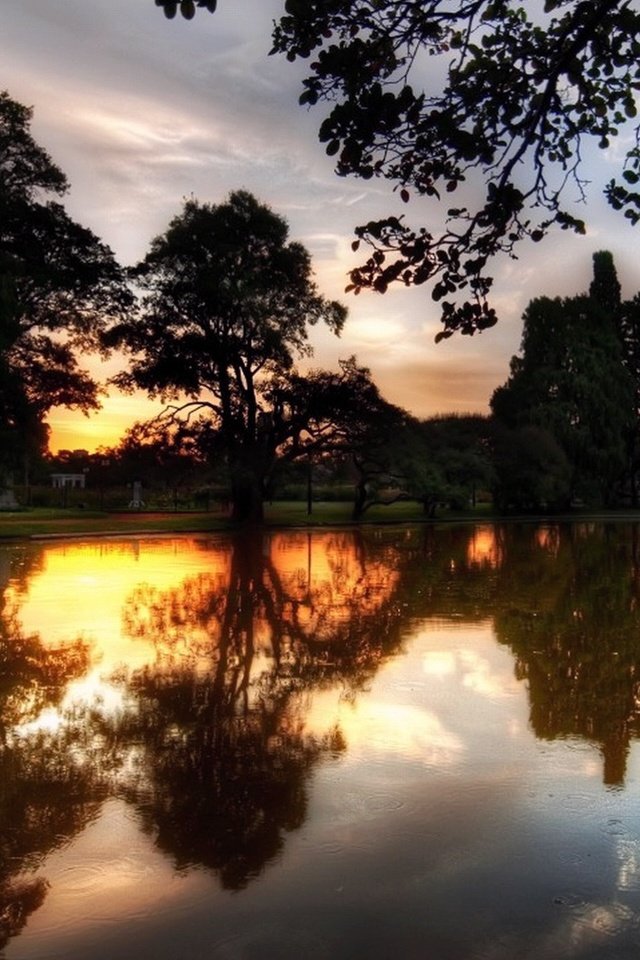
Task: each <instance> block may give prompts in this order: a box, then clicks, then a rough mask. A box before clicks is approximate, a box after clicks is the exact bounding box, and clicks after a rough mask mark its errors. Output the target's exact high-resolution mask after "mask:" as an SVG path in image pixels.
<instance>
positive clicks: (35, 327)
mask: <svg viewBox="0 0 640 960" xmlns="http://www.w3.org/2000/svg"><path fill="white" fill-rule="evenodd" d="M30 122H31V110H30V109H28V108H27V107H24V106H22V105H21V104H19V103H16V102H15V101H14V100H12V99H11V98H10V97H9V95H8V93H6V92H4V93H0V415H1V416H2V421H1V422H0V432H1V434H2V437H3V440H4V441H5V442H4V444H3V457H4V458H5V461H6V460H7V459H8V460H10V461H13V462H14V461H15V459H16V457H18V456H19V457H20V458H24V457H25V456H26V455H28V453H29V450H30V449H33V448H42V447H43V446H46V439H47V433H46V430H45V429H44V425H43V420H44V417H45V416H46V414H47V413H48V411H49V410H50V409H51V408H52V407H55V406H66V407H71V408H76V409H79V410H82V411H84V412H86V411H88V410H90V409H95V408H96V407H98V406H99V404H98V388H97V385H96V383H95V381H94V380H93V378H92V377H91V376H90V375H89V374H88V373H87V372H86V371H85V370H84V369H82V367H81V366H80V363H79V359H78V356H79V351H80V350H81V351H82V352H85V351H86V350H88V349H91V348H95V347H96V345H97V333H98V331H99V329H100V328H101V327H102V326H103V325H104V324H105V323H106V321H107V319H108V318H109V317H110V316H111V317H113V316H116V315H122V312H123V311H124V310H125V309H126V308H127V306H128V305H129V303H130V294H129V292H128V290H127V288H126V285H125V283H124V281H123V277H122V274H121V271H120V268H119V267H118V265H117V264H116V262H115V260H114V259H113V256H112V254H111V251H110V250H109V249H108V247H106V246H105V245H104V244H103V243H101V242H100V241H99V240H98V239H97V237H95V236H94V234H93V233H91V231H90V230H87V229H86V228H84V227H81V226H80V225H79V224H77V223H75V221H73V220H72V219H71V218H70V217H69V216H68V214H67V213H66V211H65V209H64V207H63V206H62V205H61V204H60V203H57V202H54V201H53V200H51V199H47V200H43V199H42V197H43V195H44V196H45V197H47V196H50V195H52V194H53V195H58V196H60V195H63V194H64V193H65V192H66V190H67V189H68V184H67V181H66V178H65V176H64V174H63V173H62V172H61V171H60V170H59V168H58V167H57V166H56V165H55V164H54V163H53V161H52V160H51V158H50V157H49V155H48V154H47V153H46V152H45V151H44V150H43V149H42V147H40V146H39V145H38V144H37V143H36V142H35V141H34V139H33V138H32V136H31V133H30Z"/></svg>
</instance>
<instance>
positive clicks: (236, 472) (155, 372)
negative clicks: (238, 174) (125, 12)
mask: <svg viewBox="0 0 640 960" xmlns="http://www.w3.org/2000/svg"><path fill="white" fill-rule="evenodd" d="M287 236H288V227H287V224H286V222H285V221H284V220H283V219H282V218H281V217H279V216H277V215H276V214H275V213H273V212H272V211H271V210H270V209H269V208H268V207H267V206H265V205H263V204H260V203H258V201H257V200H256V199H255V197H253V196H252V195H251V194H249V193H246V192H244V191H237V192H235V193H232V194H231V195H230V197H229V198H228V200H227V202H226V203H222V204H219V205H217V206H215V205H211V204H199V203H198V202H197V201H195V200H189V201H188V202H187V203H186V204H185V206H184V209H183V211H182V213H181V214H179V215H178V216H177V217H175V218H174V219H173V220H172V221H171V223H170V224H169V227H168V229H167V231H166V233H164V234H163V235H162V236H160V237H157V238H156V239H155V240H154V241H153V243H152V245H151V249H150V251H149V253H148V254H147V256H146V258H145V260H144V261H143V262H142V263H140V264H139V265H138V267H137V268H136V269H135V270H134V276H135V279H136V281H137V282H138V283H139V284H140V286H141V288H142V290H143V291H144V292H145V296H144V297H143V299H142V302H141V304H140V308H139V310H138V312H137V313H136V315H135V316H132V317H131V319H129V320H127V321H125V322H123V323H119V324H116V325H115V326H113V327H112V328H111V330H110V331H109V333H108V334H107V336H106V337H105V338H104V342H105V344H106V345H108V346H109V347H113V346H118V347H122V348H124V349H125V350H126V351H128V352H129V353H130V354H131V356H132V360H131V366H130V369H129V370H128V371H125V372H124V373H121V374H119V375H118V376H117V377H116V378H115V382H116V383H117V384H118V385H119V386H121V387H123V388H125V389H127V388H133V387H141V388H143V389H145V390H147V392H148V393H149V394H150V395H151V396H160V397H162V398H164V399H165V400H172V401H177V402H175V403H173V404H172V405H171V407H170V408H168V413H169V414H170V415H171V416H173V417H179V416H183V417H184V418H185V419H186V420H187V422H191V421H194V420H197V419H198V417H200V421H201V422H200V423H199V424H198V429H199V431H200V432H201V434H202V433H203V423H202V419H203V418H204V421H205V424H209V426H210V429H209V436H210V440H211V442H212V443H214V441H215V445H219V446H220V448H221V449H222V450H223V451H224V455H225V457H226V462H227V465H228V469H229V475H230V485H231V492H232V501H233V516H234V518H235V519H237V520H260V519H261V518H262V511H263V498H264V494H265V489H266V486H267V484H268V481H269V478H270V476H271V474H272V472H273V469H274V467H275V465H276V463H277V460H278V457H279V455H280V454H281V453H282V452H283V451H286V455H287V456H288V457H290V458H293V457H296V456H300V455H302V454H303V453H306V451H307V450H308V449H310V444H309V443H308V442H307V443H305V442H304V440H303V435H304V434H305V432H306V431H307V428H308V426H309V424H310V422H311V420H312V419H313V416H314V415H316V414H317V412H318V411H317V410H316V409H315V408H314V404H317V401H318V389H317V388H318V387H319V386H321V385H322V378H319V377H316V379H315V381H314V383H313V389H312V388H311V381H308V380H305V381H304V384H303V387H304V389H302V390H301V389H300V379H299V377H298V375H297V374H296V372H295V369H294V359H295V358H296V357H300V356H304V355H308V354H309V353H310V347H309V342H308V330H309V326H310V325H312V324H315V323H317V322H319V321H323V322H325V323H327V324H328V325H329V327H330V328H331V329H332V330H334V331H335V332H336V333H337V332H339V331H340V329H341V327H342V325H343V323H344V319H345V316H346V311H345V309H344V307H342V306H341V305H340V304H339V303H336V302H329V301H327V300H325V299H324V298H323V297H321V296H320V295H319V294H318V292H317V289H316V286H315V284H314V282H313V280H312V278H311V262H310V258H309V255H308V253H307V251H306V250H305V249H304V247H303V246H302V245H301V244H299V243H291V242H288V240H287ZM307 387H308V389H306V388H307ZM185 397H186V400H185V399H184V398H185ZM326 409H327V407H326V404H325V407H324V410H325V411H326Z"/></svg>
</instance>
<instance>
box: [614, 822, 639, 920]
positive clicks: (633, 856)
mask: <svg viewBox="0 0 640 960" xmlns="http://www.w3.org/2000/svg"><path fill="white" fill-rule="evenodd" d="M616 856H617V858H618V863H619V867H618V890H639V889H640V841H639V840H637V839H632V838H630V837H620V838H618V842H617V844H616ZM639 919H640V915H639Z"/></svg>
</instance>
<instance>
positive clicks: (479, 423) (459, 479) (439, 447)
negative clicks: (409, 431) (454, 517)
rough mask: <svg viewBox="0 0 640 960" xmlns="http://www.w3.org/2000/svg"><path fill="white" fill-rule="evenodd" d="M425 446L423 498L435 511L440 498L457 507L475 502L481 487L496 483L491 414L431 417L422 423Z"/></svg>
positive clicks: (429, 509)
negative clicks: (491, 444)
mask: <svg viewBox="0 0 640 960" xmlns="http://www.w3.org/2000/svg"><path fill="white" fill-rule="evenodd" d="M419 430H420V435H421V438H422V443H423V445H424V447H425V448H426V449H425V454H426V456H425V468H426V469H423V474H422V476H421V477H420V481H421V489H420V499H421V500H422V502H423V505H424V509H425V512H426V513H430V514H431V515H433V514H434V513H435V509H436V507H437V504H438V502H444V503H447V504H448V505H449V506H450V507H452V508H454V509H458V510H459V509H463V508H464V507H467V506H468V505H469V504H472V505H473V506H475V503H476V497H477V493H478V490H479V489H485V490H489V489H491V487H492V485H493V467H492V463H491V455H490V447H489V439H490V436H491V425H490V421H489V419H488V418H487V417H483V416H479V415H473V414H467V415H449V416H444V417H443V416H439V417H431V418H430V419H429V420H423V421H422V422H421V423H420V425H419Z"/></svg>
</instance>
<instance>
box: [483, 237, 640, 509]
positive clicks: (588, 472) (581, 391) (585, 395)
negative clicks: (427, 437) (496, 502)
mask: <svg viewBox="0 0 640 960" xmlns="http://www.w3.org/2000/svg"><path fill="white" fill-rule="evenodd" d="M619 317H620V287H619V284H618V280H617V276H616V272H615V267H614V266H613V259H612V257H611V255H610V254H609V253H607V252H606V251H601V252H599V253H597V254H596V255H595V256H594V278H593V282H592V284H591V287H590V291H589V295H588V296H586V295H583V296H578V297H567V298H560V297H556V298H553V299H552V298H549V297H538V298H536V299H535V300H533V301H532V302H531V303H530V304H529V305H528V307H527V309H526V311H525V313H524V317H523V321H524V330H523V335H522V347H521V355H520V356H515V357H513V358H512V360H511V375H510V377H509V379H508V381H507V382H506V384H504V385H503V386H502V387H499V388H498V389H497V390H496V391H495V392H494V394H493V397H492V399H491V408H492V410H493V413H494V416H495V417H496V419H497V420H498V421H499V422H500V423H501V424H502V425H503V426H506V427H509V428H511V429H521V428H531V427H536V428H538V429H539V430H543V431H546V432H547V433H548V434H549V435H550V436H551V437H552V438H553V440H554V441H555V443H556V444H557V445H558V446H559V448H560V450H561V451H562V453H563V454H564V455H565V457H566V459H567V461H568V463H569V465H570V471H569V473H568V474H567V471H566V469H565V468H564V467H563V466H562V464H561V461H562V457H558V455H557V453H554V454H553V456H551V445H550V444H549V443H548V441H545V445H546V446H547V447H548V449H549V451H550V453H549V457H551V460H552V461H553V463H554V464H556V465H557V469H556V466H554V469H553V473H554V475H555V476H556V477H561V476H565V477H566V487H565V492H564V498H563V497H562V496H561V495H560V486H558V487H557V490H556V493H557V499H558V500H559V501H562V499H564V500H565V501H566V502H568V501H570V500H571V498H572V497H574V496H578V497H581V498H584V499H586V500H591V501H593V500H594V499H595V500H600V501H601V502H605V503H608V502H609V501H610V500H611V497H612V495H613V493H614V488H615V485H616V483H619V482H620V481H621V479H622V476H623V474H624V472H625V469H626V467H627V453H628V445H629V437H630V436H631V435H633V434H635V433H636V432H637V420H636V415H635V409H634V386H633V381H632V377H631V375H630V373H629V370H628V369H627V364H626V361H625V354H624V350H623V342H622V336H621V329H620V323H619ZM525 446H526V444H525ZM507 447H510V448H511V450H514V449H516V447H517V442H516V440H515V439H514V438H513V437H512V438H511V439H510V440H509V442H508V444H507ZM503 460H504V458H503ZM507 472H508V471H507ZM505 475H506V474H505V473H504V471H503V479H504V477H505ZM509 486H513V484H509ZM521 486H522V485H521ZM547 487H548V485H547ZM522 489H524V486H522ZM547 502H548V501H547ZM529 505H535V504H529Z"/></svg>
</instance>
